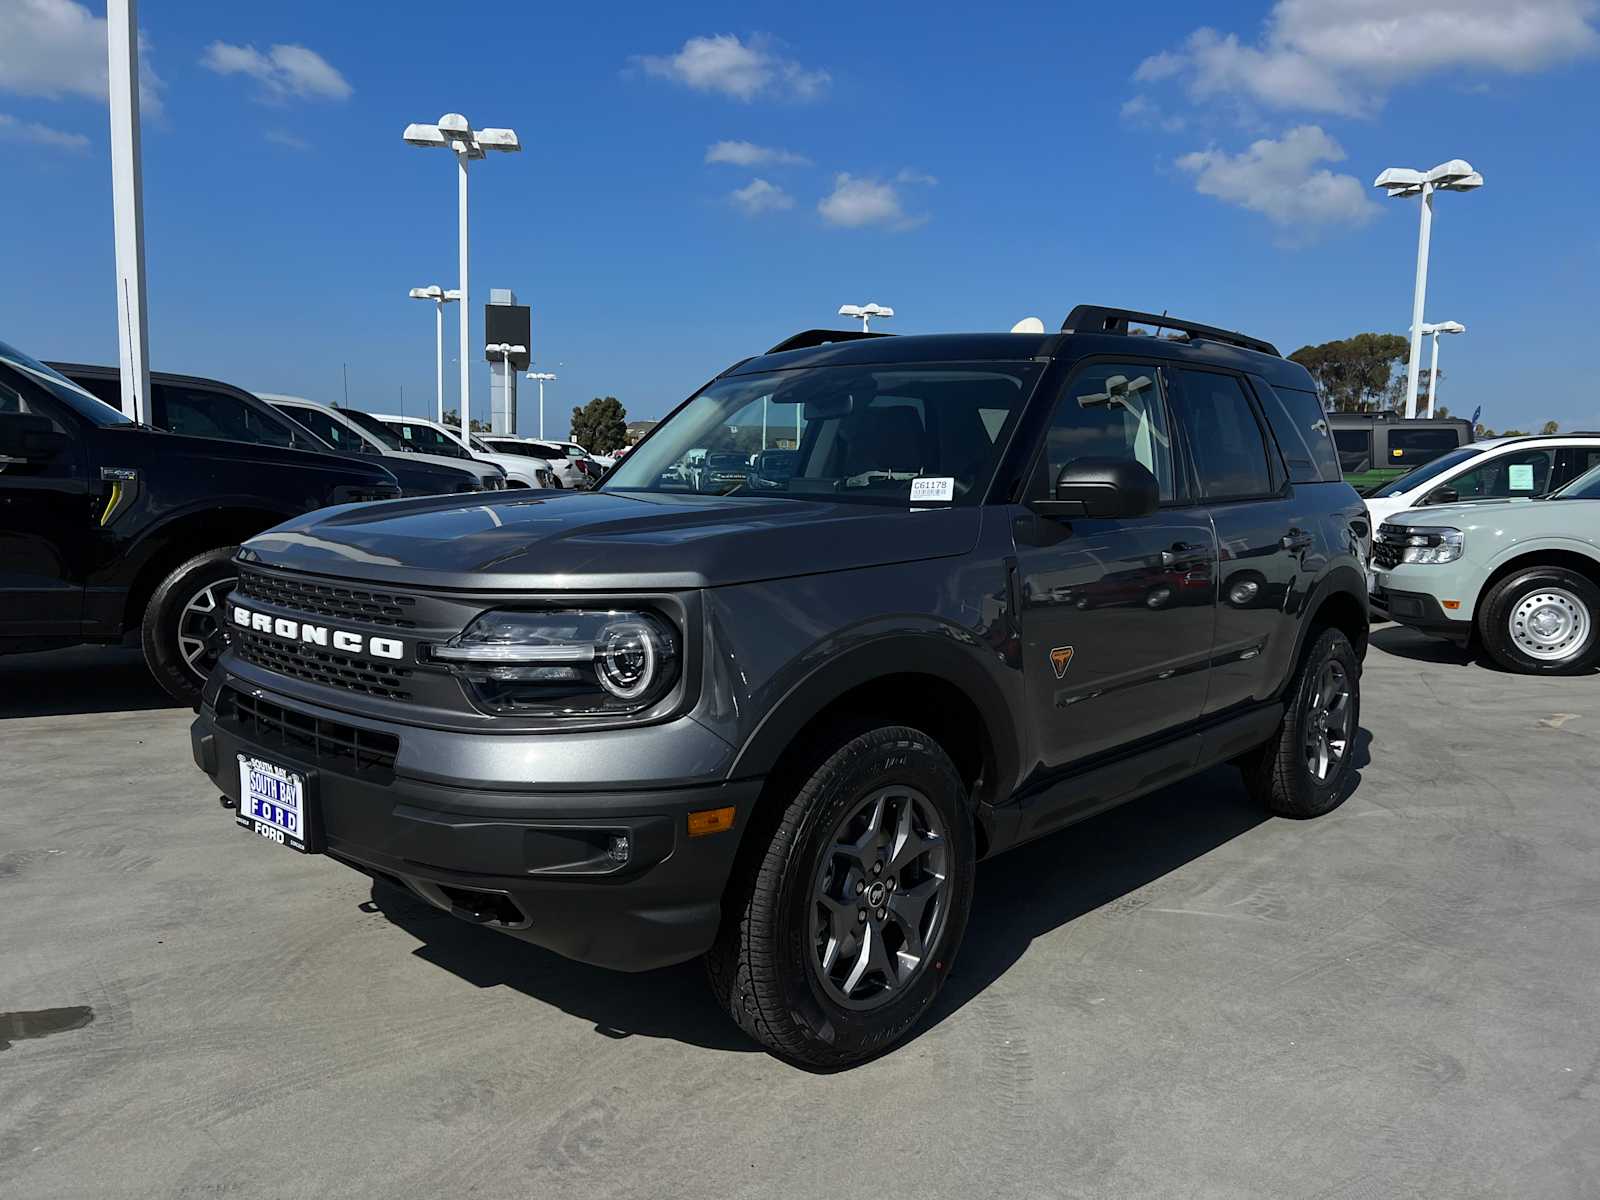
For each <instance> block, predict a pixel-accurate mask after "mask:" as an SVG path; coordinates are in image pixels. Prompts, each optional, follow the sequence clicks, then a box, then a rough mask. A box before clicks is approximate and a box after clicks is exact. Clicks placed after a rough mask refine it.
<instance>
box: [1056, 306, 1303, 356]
mask: <svg viewBox="0 0 1600 1200" xmlns="http://www.w3.org/2000/svg"><path fill="white" fill-rule="evenodd" d="M1129 322H1133V323H1135V324H1138V325H1149V326H1152V327H1153V328H1155V329H1175V330H1177V331H1178V332H1179V333H1187V334H1188V335H1189V336H1190V337H1192V338H1204V339H1205V340H1206V341H1210V342H1226V343H1227V344H1228V345H1230V346H1239V347H1241V348H1242V349H1245V350H1254V351H1256V352H1257V353H1258V354H1270V355H1272V357H1274V358H1281V357H1282V355H1280V354H1279V353H1278V348H1277V347H1276V346H1274V345H1273V344H1272V343H1271V342H1263V341H1262V340H1261V339H1260V338H1253V337H1250V336H1249V335H1248V334H1243V333H1234V332H1233V331H1232V330H1231V329H1218V328H1217V327H1216V326H1215V325H1201V324H1199V323H1197V322H1195V321H1183V320H1180V319H1178V318H1177V317H1169V316H1167V315H1166V314H1165V313H1163V314H1162V315H1160V316H1157V315H1156V314H1155V313H1143V312H1134V311H1133V310H1132V309H1127V308H1102V307H1101V306H1100V305H1098V304H1080V305H1078V306H1077V307H1076V308H1074V309H1073V310H1072V311H1071V312H1069V313H1068V314H1067V319H1066V320H1065V321H1063V322H1061V332H1063V333H1127V332H1128V324H1129Z"/></svg>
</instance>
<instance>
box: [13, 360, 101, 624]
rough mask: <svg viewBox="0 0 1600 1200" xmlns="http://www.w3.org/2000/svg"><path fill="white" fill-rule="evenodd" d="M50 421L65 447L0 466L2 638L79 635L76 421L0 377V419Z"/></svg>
mask: <svg viewBox="0 0 1600 1200" xmlns="http://www.w3.org/2000/svg"><path fill="white" fill-rule="evenodd" d="M7 414H31V415H34V416H43V417H46V418H48V419H49V420H50V421H51V423H52V424H53V426H54V427H55V428H56V429H57V430H58V431H59V432H62V433H66V434H68V435H69V436H72V437H73V440H72V442H71V444H70V445H68V446H67V447H66V448H65V449H64V450H62V451H61V452H60V453H59V454H57V455H56V456H55V457H54V458H52V459H50V460H49V461H44V462H9V461H4V460H0V638H25V637H64V636H77V634H78V631H79V622H80V621H81V619H82V614H83V583H84V570H85V566H86V564H85V561H84V555H85V548H86V545H87V543H88V541H89V491H88V484H87V482H86V479H85V469H84V461H83V444H82V441H81V439H79V438H78V437H76V436H75V435H76V434H77V432H78V426H77V422H76V421H73V420H71V419H70V418H68V417H66V416H65V415H64V414H62V413H60V412H58V411H56V410H55V407H54V406H53V405H51V403H50V401H49V399H48V398H47V397H44V396H41V395H38V394H36V392H35V389H33V388H31V387H30V386H29V385H28V384H27V383H26V381H24V380H20V379H18V380H14V381H11V380H8V379H7V378H5V377H0V420H3V419H5V415H7Z"/></svg>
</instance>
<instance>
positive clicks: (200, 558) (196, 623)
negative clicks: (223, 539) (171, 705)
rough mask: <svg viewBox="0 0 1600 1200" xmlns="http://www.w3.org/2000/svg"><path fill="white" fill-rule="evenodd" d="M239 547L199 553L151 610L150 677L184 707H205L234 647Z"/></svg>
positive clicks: (159, 590)
mask: <svg viewBox="0 0 1600 1200" xmlns="http://www.w3.org/2000/svg"><path fill="white" fill-rule="evenodd" d="M237 549H238V547H237V546H223V547H221V548H219V549H216V550H208V551H206V552H205V553H204V554H197V555H195V557H193V558H191V559H189V561H187V562H185V563H183V564H181V565H180V566H178V567H176V568H175V569H174V570H173V571H172V572H171V573H170V574H169V575H168V576H167V577H166V578H165V579H163V580H162V581H161V583H160V584H159V585H158V586H157V587H156V590H155V592H154V593H153V594H152V595H151V597H150V603H149V604H148V605H146V606H145V610H144V622H143V626H142V627H141V629H140V640H141V642H142V643H143V645H144V660H145V662H146V663H147V664H148V665H149V667H150V673H151V674H152V675H154V676H155V677H156V682H157V683H159V684H160V685H161V686H162V688H163V689H164V690H165V691H166V693H167V695H169V696H171V697H172V698H173V699H174V700H176V701H177V702H178V703H179V704H187V705H191V706H192V705H195V704H198V703H200V689H201V688H202V687H204V686H205V682H206V679H207V678H208V677H209V676H210V674H211V669H212V668H213V667H215V666H216V665H217V658H218V656H219V655H221V653H222V651H223V650H224V649H225V648H226V647H227V644H228V624H227V620H226V617H225V609H226V605H227V599H228V593H229V592H231V591H232V590H233V585H234V582H235V580H236V579H237V578H238V575H239V570H238V568H237V567H235V566H234V565H233V556H234V552H235V551H236V550H237Z"/></svg>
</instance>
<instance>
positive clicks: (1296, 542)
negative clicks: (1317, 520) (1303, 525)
mask: <svg viewBox="0 0 1600 1200" xmlns="http://www.w3.org/2000/svg"><path fill="white" fill-rule="evenodd" d="M1278 544H1279V545H1280V546H1282V547H1283V548H1284V549H1285V550H1294V551H1299V550H1309V549H1311V535H1310V534H1309V533H1306V532H1304V531H1303V530H1299V529H1291V530H1289V532H1288V533H1286V534H1284V535H1283V536H1282V537H1281V538H1279V539H1278Z"/></svg>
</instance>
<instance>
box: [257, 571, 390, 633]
mask: <svg viewBox="0 0 1600 1200" xmlns="http://www.w3.org/2000/svg"><path fill="white" fill-rule="evenodd" d="M239 591H240V593H241V594H242V595H246V596H249V597H250V598H251V599H253V600H260V601H263V602H265V603H267V604H279V605H282V606H283V607H284V608H292V609H297V610H299V611H300V612H313V613H317V614H318V615H319V616H324V617H343V618H345V619H347V620H354V621H364V622H366V623H367V624H368V625H387V626H389V627H391V628H393V629H415V628H416V627H417V623H416V622H415V621H414V620H412V619H411V618H412V616H413V610H414V609H415V607H416V603H417V602H416V599H415V598H414V597H411V596H400V595H396V594H395V593H394V592H376V591H372V590H370V589H368V588H362V587H354V586H352V585H350V584H340V583H317V582H315V581H313V580H309V579H285V578H282V577H281V576H277V575H267V574H264V573H262V572H260V571H252V570H250V568H248V567H246V568H245V569H244V570H242V571H240V572H239Z"/></svg>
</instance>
